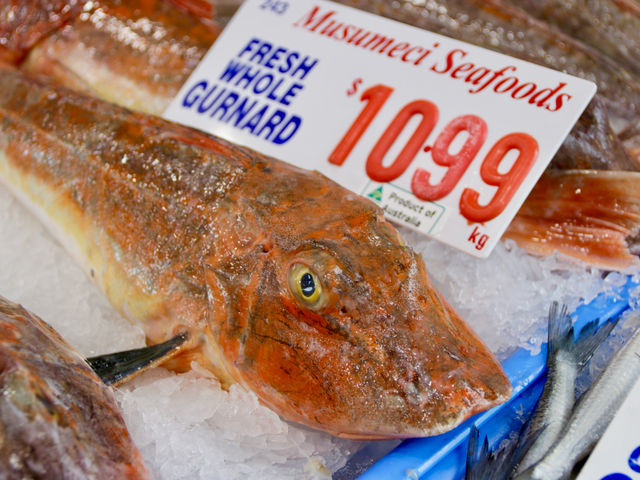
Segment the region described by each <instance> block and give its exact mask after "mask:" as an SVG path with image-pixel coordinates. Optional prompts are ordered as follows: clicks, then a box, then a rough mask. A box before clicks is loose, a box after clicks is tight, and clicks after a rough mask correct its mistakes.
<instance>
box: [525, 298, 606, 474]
mask: <svg viewBox="0 0 640 480" xmlns="http://www.w3.org/2000/svg"><path fill="white" fill-rule="evenodd" d="M616 323H617V321H612V322H607V323H605V324H604V325H602V326H601V327H600V328H597V327H598V320H594V321H592V322H590V323H588V324H587V325H585V326H584V327H583V328H582V330H581V331H580V333H579V335H578V337H577V338H576V339H575V340H574V333H573V332H574V329H573V326H572V325H571V318H570V317H569V315H568V314H567V310H566V306H564V307H563V308H562V309H561V311H560V313H558V304H557V303H555V302H554V303H553V304H552V305H551V308H550V310H549V322H548V342H547V379H546V381H545V386H544V390H543V392H542V395H541V397H540V399H539V400H538V404H537V406H536V411H535V413H534V415H533V418H532V419H531V421H530V422H529V425H528V429H527V433H526V434H525V435H526V436H527V437H530V436H532V435H535V436H536V440H535V441H534V442H533V443H532V445H531V447H529V448H528V449H527V450H526V452H525V453H524V456H523V457H522V459H521V460H519V462H518V471H524V470H526V469H527V468H529V467H531V466H532V465H534V464H536V463H538V461H539V460H540V459H541V458H542V457H543V456H544V455H545V454H546V453H547V452H548V451H549V449H550V448H551V446H552V445H553V444H554V443H555V441H556V440H557V438H558V437H559V436H560V435H561V434H562V432H563V431H564V427H565V425H566V424H567V421H568V420H569V417H570V416H571V411H572V410H573V406H574V403H575V382H576V378H577V376H578V373H579V372H580V370H581V369H582V367H583V366H584V365H585V364H586V363H587V362H588V361H589V359H590V358H591V356H592V355H593V352H594V351H595V349H596V348H597V347H598V346H599V345H600V344H601V343H602V342H603V341H604V339H606V338H607V337H608V336H609V333H611V330H612V329H613V327H615V325H616Z"/></svg>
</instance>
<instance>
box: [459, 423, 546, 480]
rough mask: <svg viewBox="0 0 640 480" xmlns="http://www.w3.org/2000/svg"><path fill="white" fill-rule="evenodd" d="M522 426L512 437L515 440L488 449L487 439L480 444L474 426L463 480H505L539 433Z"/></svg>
mask: <svg viewBox="0 0 640 480" xmlns="http://www.w3.org/2000/svg"><path fill="white" fill-rule="evenodd" d="M528 425H529V423H528V422H525V423H524V424H523V425H522V426H521V427H520V429H519V430H518V432H517V435H516V436H515V438H516V440H514V441H510V442H505V443H502V442H501V443H500V444H498V446H496V447H495V448H491V449H490V448H489V439H488V437H487V436H486V435H485V437H484V441H483V442H482V444H480V431H479V429H478V427H476V426H475V425H472V426H471V430H470V432H469V445H468V449H467V462H466V470H465V480H488V479H491V480H506V479H508V478H511V476H512V475H513V472H515V471H516V469H517V467H518V463H519V461H520V460H521V459H522V457H523V456H524V454H525V453H526V452H527V450H529V448H530V447H531V445H533V443H534V442H535V441H536V440H537V439H538V437H539V436H540V434H541V433H542V429H539V430H537V431H535V432H530V431H528Z"/></svg>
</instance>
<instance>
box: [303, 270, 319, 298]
mask: <svg viewBox="0 0 640 480" xmlns="http://www.w3.org/2000/svg"><path fill="white" fill-rule="evenodd" d="M300 289H301V290H302V294H303V295H304V296H305V297H310V296H311V295H313V292H315V291H316V283H315V282H314V280H313V275H311V274H310V273H309V272H307V273H305V274H303V275H302V277H300Z"/></svg>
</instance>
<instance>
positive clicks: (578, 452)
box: [514, 331, 640, 480]
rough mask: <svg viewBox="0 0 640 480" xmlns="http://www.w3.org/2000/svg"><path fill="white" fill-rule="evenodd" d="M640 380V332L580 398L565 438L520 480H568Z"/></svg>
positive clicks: (568, 423) (565, 432)
mask: <svg viewBox="0 0 640 480" xmlns="http://www.w3.org/2000/svg"><path fill="white" fill-rule="evenodd" d="M638 378H640V331H637V332H636V333H635V334H634V335H633V337H631V339H629V341H628V342H627V343H626V344H625V345H624V346H623V347H622V348H621V349H620V350H619V351H618V352H616V354H615V355H614V357H613V358H612V359H611V361H610V362H609V365H607V367H606V368H605V370H604V371H603V372H602V373H601V374H600V376H599V377H598V378H597V380H596V381H595V382H594V384H593V385H592V386H591V388H590V389H589V390H587V392H586V393H585V394H584V395H583V396H582V397H581V398H580V400H579V402H578V404H577V405H576V407H575V409H574V411H573V413H572V414H571V418H570V419H569V420H568V422H567V424H566V426H565V428H564V430H563V434H562V435H561V436H560V438H559V439H558V440H557V442H556V443H555V444H554V445H553V447H551V449H550V450H549V451H548V452H547V454H546V455H545V456H544V457H543V458H542V460H540V461H539V462H538V463H536V464H535V465H534V466H532V467H530V468H529V469H527V470H525V471H524V472H522V473H521V474H519V475H517V476H515V477H514V478H515V479H517V480H526V479H537V480H557V479H562V478H567V477H568V476H569V474H570V473H571V470H572V469H573V467H574V465H575V464H576V463H577V462H579V461H580V460H581V459H582V458H584V457H585V456H586V455H587V454H588V453H589V452H590V451H591V449H592V448H593V446H594V445H595V443H596V442H597V441H598V439H599V438H600V437H601V436H602V434H603V433H604V431H605V429H606V428H607V426H608V425H609V423H610V422H611V420H612V419H613V417H614V415H615V413H616V412H617V410H618V409H619V408H620V406H621V405H622V402H623V401H624V399H625V398H626V396H627V394H628V393H629V391H630V390H631V388H632V387H633V385H634V384H635V382H636V381H637V380H638Z"/></svg>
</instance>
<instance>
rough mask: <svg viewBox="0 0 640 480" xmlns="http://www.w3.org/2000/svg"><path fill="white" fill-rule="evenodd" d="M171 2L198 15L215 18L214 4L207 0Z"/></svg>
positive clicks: (174, 0)
mask: <svg viewBox="0 0 640 480" xmlns="http://www.w3.org/2000/svg"><path fill="white" fill-rule="evenodd" d="M171 2H172V3H174V4H175V5H177V6H179V7H180V8H182V9H184V10H186V11H187V12H189V13H191V14H193V15H195V16H197V17H201V18H206V19H212V18H213V12H214V9H213V4H212V3H211V2H208V1H207V0H171Z"/></svg>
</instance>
